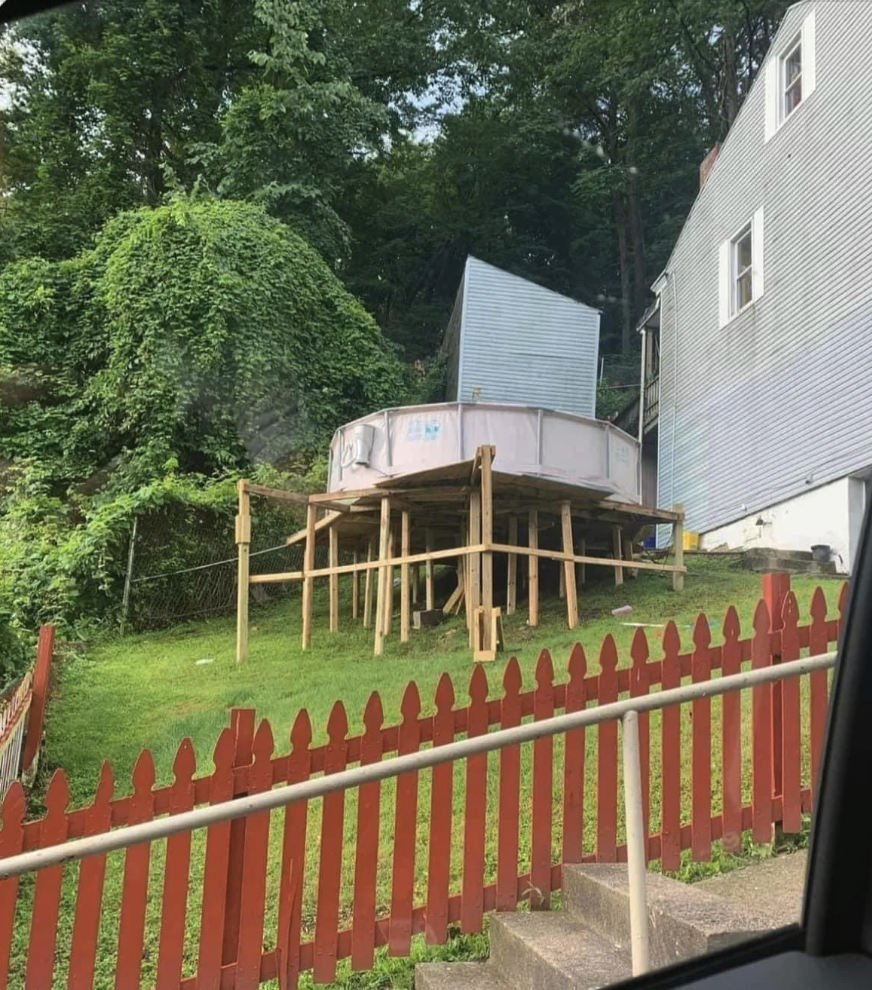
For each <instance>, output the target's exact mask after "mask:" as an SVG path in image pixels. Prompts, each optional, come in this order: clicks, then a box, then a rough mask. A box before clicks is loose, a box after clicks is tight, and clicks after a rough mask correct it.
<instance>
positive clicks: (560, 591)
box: [557, 567, 566, 601]
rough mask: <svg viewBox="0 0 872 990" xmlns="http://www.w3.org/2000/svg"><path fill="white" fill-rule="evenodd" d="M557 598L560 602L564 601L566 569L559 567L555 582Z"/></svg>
mask: <svg viewBox="0 0 872 990" xmlns="http://www.w3.org/2000/svg"><path fill="white" fill-rule="evenodd" d="M557 597H558V598H559V599H560V601H564V600H565V599H566V569H565V568H563V567H561V568H560V574H559V576H558V582H557Z"/></svg>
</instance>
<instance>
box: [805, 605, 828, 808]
mask: <svg viewBox="0 0 872 990" xmlns="http://www.w3.org/2000/svg"><path fill="white" fill-rule="evenodd" d="M810 610H811V624H810V626H809V631H808V647H809V649H808V652H809V654H810V655H811V656H819V655H820V654H821V653H826V652H827V647H828V646H829V639H828V637H827V599H826V595H824V593H823V589H822V588H821V587H820V586H818V587H817V588H815V590H814V594H813V595H812V596H811V609H810ZM808 682H809V713H808V714H809V719H808V724H809V733H810V738H809V747H810V753H811V791H812V804H814V801H815V800H816V799H817V794H818V788H819V786H820V766H821V757H822V756H823V747H824V736H825V735H826V726H827V707H828V700H827V695H828V691H829V688H828V684H829V680H828V671H826V670H816V671H814V673H812V674H811V675H810V676H809V679H808Z"/></svg>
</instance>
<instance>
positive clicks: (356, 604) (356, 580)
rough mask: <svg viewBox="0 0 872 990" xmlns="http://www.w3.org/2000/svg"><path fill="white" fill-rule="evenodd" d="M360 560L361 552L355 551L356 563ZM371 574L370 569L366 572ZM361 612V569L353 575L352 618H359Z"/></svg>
mask: <svg viewBox="0 0 872 990" xmlns="http://www.w3.org/2000/svg"><path fill="white" fill-rule="evenodd" d="M359 562H360V554H359V553H358V552H357V551H356V550H355V551H354V563H355V564H357V563H359ZM366 573H367V574H369V571H367V572H366ZM359 612H360V571H355V572H354V573H353V574H352V575H351V618H352V619H357V616H358V613H359Z"/></svg>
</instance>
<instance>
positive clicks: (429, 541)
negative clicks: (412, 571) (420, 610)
mask: <svg viewBox="0 0 872 990" xmlns="http://www.w3.org/2000/svg"><path fill="white" fill-rule="evenodd" d="M424 546H425V548H426V550H427V553H432V552H433V530H432V529H428V530H427V531H426V532H425V533H424ZM424 582H425V588H424V605H425V608H426V609H427V611H428V612H431V611H432V610H433V608H434V607H435V606H434V604H433V602H434V598H435V590H436V589H435V581H434V578H433V561H432V559H430V558H428V559H427V560H426V561H425V562H424Z"/></svg>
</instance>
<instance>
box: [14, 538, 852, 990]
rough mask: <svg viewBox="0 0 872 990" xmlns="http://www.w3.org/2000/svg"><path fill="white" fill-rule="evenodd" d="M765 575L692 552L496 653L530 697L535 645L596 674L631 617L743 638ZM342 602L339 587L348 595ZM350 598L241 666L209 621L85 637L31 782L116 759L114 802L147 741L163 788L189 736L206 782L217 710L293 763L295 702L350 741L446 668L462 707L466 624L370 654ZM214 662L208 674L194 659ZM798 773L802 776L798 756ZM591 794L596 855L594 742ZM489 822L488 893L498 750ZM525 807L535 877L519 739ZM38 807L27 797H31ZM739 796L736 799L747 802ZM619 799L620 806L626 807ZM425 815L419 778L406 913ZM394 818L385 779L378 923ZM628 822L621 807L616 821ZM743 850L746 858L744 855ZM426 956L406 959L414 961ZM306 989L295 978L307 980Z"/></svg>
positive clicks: (147, 969)
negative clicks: (260, 729)
mask: <svg viewBox="0 0 872 990" xmlns="http://www.w3.org/2000/svg"><path fill="white" fill-rule="evenodd" d="M817 583H818V582H816V581H813V580H810V579H794V581H793V587H794V590H795V591H796V593H797V597H798V599H799V604H800V612H801V616H802V618H801V621H807V618H808V604H809V600H810V597H811V593H812V591H813V589H814V587H815V586H816V584H817ZM759 587H760V580H759V577H758V576H756V575H752V574H749V573H747V572H744V571H741V570H737V569H734V568H733V567H731V566H730V565H729V562H728V561H727V560H704V559H702V558H696V557H693V558H691V563H690V574H689V575H688V578H687V586H686V590H685V591H684V592H683V593H680V594H676V593H673V592H672V591H671V590H669V586H668V584H667V579H666V578H664V577H663V576H660V575H656V576H641V577H639V578H638V579H637V580H628V581H627V582H626V583H625V584H624V586H623V587H620V588H617V587H615V586H614V584H613V583H606V582H605V581H603V582H599V581H592V582H591V583H590V584H588V585H586V586H585V587H584V589H582V591H581V595H580V603H579V604H580V612H581V615H582V625H581V628H580V629H577V630H574V631H572V632H570V631H569V630H568V629H567V628H566V625H565V613H564V611H563V603H561V602H559V601H558V600H556V599H555V600H553V601H548V600H545V601H544V602H543V609H542V621H541V625H540V627H539V628H538V629H536V630H530V629H529V628H528V627H527V626H526V624H525V618H526V616H525V613H524V612H523V611H521V612H520V613H519V614H518V615H517V616H514V617H512V618H510V619H508V620H507V621H506V623H505V639H506V647H507V652H506V656H507V657H508V656H511V655H512V654H515V655H517V656H518V658H519V660H520V662H521V666H522V670H523V673H524V686H525V688H526V689H529V688H530V687H532V686H533V679H532V673H533V670H534V667H535V663H536V660H537V658H538V655H539V651H540V650H541V649H542V648H547V649H548V650H550V651H551V654H552V657H553V660H554V667H555V674H556V680H557V681H563V680H565V666H566V661H567V659H568V655H569V651H570V648H571V646H572V645H573V644H574V643H575V642H576V641H580V642H581V643H582V645H583V646H584V647H585V650H586V652H587V655H588V660H589V665H590V667H592V668H593V669H594V671H595V669H596V659H597V655H598V650H599V646H600V644H601V642H602V639H603V637H604V636H605V635H606V634H608V633H612V634H613V635H614V636H615V638H616V640H617V643H618V647H619V651H620V656H621V664H622V665H624V664H626V663H628V662H629V653H628V649H629V644H630V640H631V637H632V635H633V631H634V630H633V629H631V628H629V627H627V626H624V625H622V624H621V623H622V622H625V621H634V622H650V623H663V622H666V621H667V620H669V619H673V620H675V622H676V623H677V624H678V626H679V629H680V631H681V634H682V638H683V640H684V642H685V644H686V645H689V643H690V632H691V625H692V623H693V622H694V620H695V619H696V616H697V614H698V613H699V612H700V611H704V612H706V614H707V615H708V617H709V618H710V619H711V620H714V621H717V622H718V623H720V620H721V619H722V618H723V614H724V611H725V610H726V608H727V607H728V606H729V605H730V604H734V605H736V607H737V609H738V611H739V615H740V619H741V622H742V627H743V636H744V635H749V634H750V622H751V616H752V614H753V610H754V607H755V605H756V602H757V599H758V596H759ZM824 589H825V592H826V595H827V600H828V603H829V605H830V607H831V608H832V609H833V610H834V609H835V608H836V602H837V599H838V593H839V589H840V582H836V581H829V582H826V583H825V584H824ZM344 590H345V591H346V592H347V591H348V589H347V588H345V589H344ZM624 604H629V605H631V606H632V607H633V612H632V614H631V615H629V616H624V617H622V618H620V619H616V618H613V617H612V616H611V614H610V612H611V609H612V608H615V607H616V606H618V605H624ZM349 611H350V609H349V607H348V601H345V602H343V620H342V628H341V632H340V633H339V634H338V635H331V634H330V633H329V632H328V631H327V615H326V601H325V600H324V599H322V598H319V599H318V601H317V602H316V623H315V631H314V637H313V648H312V649H311V650H310V651H308V652H306V653H303V652H301V650H300V646H299V634H300V608H299V601H298V600H296V599H292V600H287V601H284V602H281V603H277V604H275V605H270V606H266V607H264V608H261V609H259V610H257V611H255V612H253V615H252V635H251V655H250V659H249V660H248V661H247V662H246V663H245V664H241V665H237V664H236V663H235V661H234V645H235V637H234V623H233V620H232V619H222V620H216V621H213V622H208V623H200V624H196V625H190V626H185V627H180V628H176V629H174V630H171V631H169V632H163V633H157V634H149V635H140V636H135V637H129V638H127V639H125V640H123V641H114V642H108V641H107V642H103V643H100V644H94V645H93V646H92V647H91V648H90V649H88V650H87V652H86V653H85V654H83V655H82V654H80V655H71V656H70V657H68V658H67V659H65V660H63V661H61V663H60V664H59V667H58V684H57V691H56V694H55V697H54V698H53V700H52V703H51V706H50V708H49V712H48V728H47V744H46V749H45V752H44V764H43V768H44V769H43V773H42V776H41V779H40V785H41V786H42V787H44V786H45V782H46V781H47V777H48V773H49V771H50V769H51V768H52V767H56V766H62V767H64V768H65V770H66V771H67V773H68V775H69V779H70V784H71V790H72V795H73V798H72V800H73V804H74V805H81V804H84V803H88V802H89V801H90V798H91V796H92V794H93V790H94V786H95V783H96V780H97V774H98V772H99V768H100V763H101V761H102V760H104V759H107V760H109V761H110V762H111V763H112V765H113V767H114V769H115V775H116V781H117V788H116V793H123V792H127V791H129V790H130V786H129V775H130V770H131V769H132V766H133V763H134V761H135V759H136V756H137V755H138V753H139V751H140V749H141V748H142V747H146V746H147V747H149V748H150V749H151V750H152V753H153V755H154V758H155V763H156V769H157V776H158V782H159V783H166V782H169V781H170V780H171V763H172V759H173V756H174V754H175V751H176V748H177V746H178V743H179V741H180V740H181V739H182V738H183V737H185V736H189V737H190V738H191V739H192V740H193V742H194V745H195V749H196V752H197V754H198V759H199V766H200V771H199V772H200V773H207V772H208V771H209V769H210V759H209V756H210V753H211V749H212V747H213V745H214V743H215V740H216V738H217V736H218V733H219V732H220V731H221V729H222V728H223V727H224V726H226V725H227V721H228V711H229V709H230V708H231V707H233V706H240V705H241V706H250V707H253V708H255V709H256V710H257V712H258V715H259V716H260V717H266V718H268V719H269V720H270V722H271V724H272V727H273V730H274V734H275V738H276V748H277V751H278V752H287V750H288V743H287V735H288V731H289V728H290V725H291V723H292V720H293V718H294V716H295V715H296V713H297V711H298V709H299V708H300V707H305V708H307V709H308V711H309V713H310V716H311V719H312V724H313V728H314V730H315V742H316V743H318V742H322V741H324V739H325V738H326V734H325V731H324V727H325V724H326V719H327V715H328V713H329V710H330V707H331V705H332V704H333V702H334V701H335V700H337V699H342V701H343V702H344V703H345V705H346V709H347V712H348V717H349V723H350V731H351V732H352V733H355V732H357V731H359V730H360V729H361V728H362V725H361V715H362V712H363V708H364V705H365V703H366V700H367V698H368V696H369V694H370V693H371V692H372V691H374V690H377V691H379V693H380V694H381V697H382V701H383V704H384V710H385V724H391V723H394V722H396V721H397V720H398V718H399V703H400V699H401V696H402V692H403V690H404V688H405V686H406V684H407V683H408V682H409V681H410V680H415V681H416V682H417V684H418V686H419V689H420V693H421V699H422V703H423V705H424V708H425V710H427V711H429V710H432V707H433V706H432V697H433V691H434V689H435V686H436V683H437V680H438V678H439V675H440V674H441V673H442V672H443V671H448V672H449V673H450V674H451V675H452V678H453V679H454V683H455V690H456V693H457V704H458V705H463V704H464V703H465V698H464V693H465V688H466V685H467V683H468V678H469V676H470V674H471V671H472V667H473V665H472V662H471V657H470V651H469V650H468V648H467V641H466V629H465V625H464V624H463V621H462V620H457V619H454V620H451V621H450V622H448V623H446V624H445V625H443V626H441V627H439V628H438V629H434V630H429V631H425V632H420V633H414V634H413V638H412V642H410V643H409V644H406V645H401V644H400V643H399V641H398V636H397V635H396V629H397V624H395V627H394V630H395V634H394V635H393V636H392V637H391V638H390V639H389V640H388V643H387V647H386V651H385V655H384V656H383V657H381V658H374V657H373V655H372V638H371V634H370V633H368V632H365V631H363V630H362V629H360V628H359V627H356V626H354V625H352V623H351V620H350V618H348V613H349ZM649 632H650V633H651V640H650V647H651V654H652V656H653V657H654V658H656V657H657V656H658V655H659V653H660V650H659V643H658V641H657V635H658V632H659V630H656V629H653V630H650V631H649ZM712 633H713V639H714V641H715V642H716V643H717V642H719V641H720V632H719V629H718V628H715V629H713V630H712ZM202 659H210V660H211V661H212V662H211V663H208V664H198V663H197V661H198V660H202ZM504 665H505V661H503V660H501V661H499V662H497V663H495V664H492V665H488V667H487V673H488V677H489V682H490V685H491V691H492V694H499V693H500V689H501V685H500V682H501V677H502V670H503V668H504ZM745 709H746V725H747V724H748V722H747V718H748V715H749V710H750V698H747V699H746V705H745ZM712 716H713V718H712V732H713V746H712V749H713V753H712V756H713V761H712V767H713V777H712V790H713V796H714V802H713V803H714V809H713V810H714V812H715V813H717V811H718V810H719V797H718V795H719V791H720V780H719V743H718V739H719V735H718V733H719V728H720V724H719V719H720V709H719V705H718V704H717V703H715V704H713V706H712ZM658 726H659V721H658V716H657V715H656V714H654V715H652V717H651V740H652V748H651V782H652V784H651V812H652V814H651V827H652V830H656V828H657V827H658V824H657V823H658V819H659V747H658V745H657V742H658V738H659V737H658ZM682 728H683V736H684V752H685V753H686V754H687V760H686V761H685V765H684V781H683V796H684V804H685V809H684V817H683V820H685V821H686V820H688V817H689V753H690V748H689V741H690V722H689V720H687V719H683V720H682ZM749 749H750V747H749V746H747V745H746V746H745V757H746V773H745V777H746V792H747V791H748V789H749V785H750V773H749V769H750V752H749ZM805 750H806V751H805V752H804V764H805V765H806V766H807V763H808V753H807V745H806V747H805ZM587 757H588V758H587V778H588V779H587V786H586V801H585V805H586V807H585V816H586V827H585V851H592V849H593V843H594V826H595V817H596V806H595V801H596V797H595V795H596V788H595V783H596V777H595V774H596V734H595V732H588V734H587ZM562 762H563V748H562V740H561V739H559V738H558V739H557V740H555V747H554V764H555V773H554V807H555V815H554V829H553V841H552V848H553V855H554V861H557V860H558V859H559V850H560V842H561V828H562V822H561V821H560V814H559V809H560V807H561V803H562V793H561V788H562ZM488 767H489V773H488V818H487V835H488V839H487V850H486V867H485V874H486V882H492V881H493V878H494V873H495V866H496V827H495V826H496V809H497V803H498V772H497V771H498V757H496V756H491V757H490V758H489V762H488ZM463 771H464V768H463V767H462V766H457V767H456V769H455V791H454V823H455V828H454V844H453V849H452V862H451V866H452V871H451V872H452V886H451V889H452V893H455V892H458V891H459V889H460V882H461V871H460V863H461V858H462V824H461V823H462V816H463V802H464V786H463V784H464V776H463ZM521 773H522V782H521V791H522V793H521V801H522V805H521V807H522V814H521V821H520V823H519V831H520V855H519V872H521V871H523V870H525V869H527V868H528V866H529V854H530V816H529V814H528V813H527V812H526V811H525V810H524V809H528V808H529V801H530V796H531V785H532V752H531V747H529V746H526V747H524V748H523V750H522V770H521ZM36 796H37V797H38V793H37V795H36ZM748 797H749V794H747V793H746V800H747V799H748ZM619 805H620V802H619ZM356 809H357V802H356V794H355V793H353V792H352V793H349V794H348V796H347V799H346V813H345V842H344V851H343V884H342V905H343V907H342V916H343V923H347V922H348V921H349V920H350V907H351V893H352V889H351V881H352V877H353V869H354V848H355V844H354V836H355V823H356V813H357V812H356ZM429 811H430V775H429V773H423V774H421V775H420V780H419V801H418V828H417V834H416V840H417V841H416V847H417V860H416V862H417V871H416V876H417V883H416V891H415V903H416V904H420V903H422V902H423V900H424V898H425V894H426V863H427V836H428V821H429ZM393 816H394V786H393V784H392V782H388V783H386V784H384V785H383V787H382V803H381V841H380V853H379V866H378V892H377V893H378V910H379V913H380V914H384V913H387V911H388V908H389V904H390V882H391V852H392V841H391V840H392V836H393ZM621 819H622V814H621V809H620V806H619V821H620V820H621ZM282 822H283V817H282V815H281V813H274V814H273V816H272V820H271V830H270V856H269V862H268V867H267V873H268V896H267V917H266V928H265V932H266V934H265V946H267V947H271V946H272V945H273V944H274V931H275V902H276V898H275V894H276V891H277V885H278V873H279V863H280V858H279V853H280V846H281V828H282ZM319 830H320V803H316V804H315V805H314V806H313V807H312V808H311V809H310V831H309V835H310V842H309V855H308V861H307V871H306V880H305V888H304V928H305V931H304V936H303V938H304V941H305V940H306V939H307V938H310V937H311V935H312V930H313V922H314V912H315V906H316V896H315V895H316V885H317V863H318V859H317V853H318V848H317V847H318V836H319ZM746 852H747V853H748V854H749V855H753V854H754V851H753V850H752V849H751V847H750V844H748V845H747V846H746ZM162 858H163V844H162V843H157V844H155V847H154V850H153V861H152V882H151V886H150V897H149V907H148V920H147V934H146V953H145V956H144V960H143V971H144V984H145V985H147V984H149V983H150V982H152V981H153V977H154V969H155V964H156V948H157V939H158V931H159V920H160V898H161V884H162V873H161V867H162ZM734 862H735V860H734V859H731V858H729V857H724V856H723V855H721V854H720V852H719V851H717V850H715V854H714V862H713V864H712V865H711V866H710V867H707V868H703V869H700V867H699V865H692V864H690V863H689V861H688V862H687V864H686V868H685V869H684V870H683V871H682V872H683V874H684V875H686V877H687V878H690V877H692V876H693V877H696V876H698V875H700V874H701V873H705V872H711V871H713V870H714V871H717V870H721V869H724V868H727V867H729V866H730V865H733V863H734ZM202 865H203V836H202V834H198V835H195V837H194V848H193V856H192V868H191V877H192V883H191V899H190V903H189V906H188V908H189V910H188V916H189V923H188V933H187V939H186V946H187V951H186V963H185V975H191V974H192V973H193V972H194V971H195V967H196V951H197V944H198V934H199V910H200V893H201V890H200V881H199V878H200V877H201V875H202ZM75 869H76V868H75V867H68V868H66V872H67V876H68V880H67V882H65V884H64V888H63V906H62V914H61V936H60V944H59V953H58V958H59V960H60V962H59V965H58V967H57V969H56V974H55V985H56V986H57V987H60V986H62V985H65V981H66V967H65V964H64V960H65V959H66V956H67V954H68V946H69V939H70V934H71V930H72V919H73V904H74V894H75V886H74V883H73V882H72V881H73V874H74V871H75ZM122 875H123V856H122V855H121V854H113V855H112V856H110V857H109V862H108V865H107V876H106V891H105V896H104V903H105V905H106V913H105V922H104V925H103V929H102V931H101V938H100V948H99V960H100V962H99V966H98V975H97V983H96V985H97V986H98V987H101V988H102V987H108V986H110V985H111V983H112V972H113V969H112V967H113V963H114V947H115V944H116V940H117V924H118V917H117V904H118V901H119V896H120V888H121V883H122ZM22 889H23V896H22V898H21V909H20V914H19V920H18V923H17V925H16V946H15V953H14V956H15V958H14V970H13V974H12V979H11V982H10V985H11V986H20V985H22V984H21V977H22V960H23V956H24V950H25V945H26V938H27V935H28V924H27V918H28V914H29V911H28V906H29V902H30V898H31V896H32V883H31V882H30V881H28V880H26V881H25V882H24V884H23V888H22ZM422 951H423V950H422V949H421V948H420V946H419V947H418V948H417V949H416V950H415V952H416V953H417V954H418V957H419V958H420V953H421V952H422ZM482 951H483V950H482V942H481V940H478V941H476V939H475V938H472V939H467V940H464V939H461V940H460V941H459V942H455V943H452V945H450V946H449V947H447V948H446V949H444V950H438V953H437V954H439V953H441V954H444V953H447V954H448V955H449V956H452V955H454V956H456V955H463V956H467V957H468V956H469V955H476V954H481V952H482ZM342 973H343V974H344V975H343V985H347V986H353V987H359V988H363V987H377V986H392V987H393V986H397V987H400V986H411V982H410V981H411V966H410V964H409V963H408V962H403V961H401V960H388V959H387V957H383V956H380V957H379V963H378V969H377V971H376V972H374V973H372V974H370V975H363V974H356V975H349V974H348V971H347V969H343V970H342ZM304 985H305V981H304Z"/></svg>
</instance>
